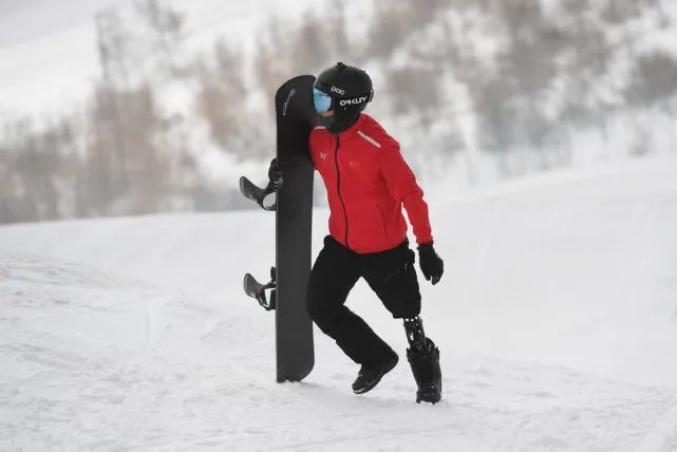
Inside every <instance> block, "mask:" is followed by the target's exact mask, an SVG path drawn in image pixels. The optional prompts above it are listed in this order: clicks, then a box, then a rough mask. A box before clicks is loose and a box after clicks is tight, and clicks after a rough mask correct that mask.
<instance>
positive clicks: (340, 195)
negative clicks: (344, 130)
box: [334, 134, 349, 248]
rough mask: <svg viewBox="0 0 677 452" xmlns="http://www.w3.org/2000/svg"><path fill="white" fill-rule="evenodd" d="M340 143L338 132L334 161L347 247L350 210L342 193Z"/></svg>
mask: <svg viewBox="0 0 677 452" xmlns="http://www.w3.org/2000/svg"><path fill="white" fill-rule="evenodd" d="M340 143H341V141H340V138H339V135H338V134H336V148H335V149H334V162H335V163H336V188H337V191H338V196H339V200H341V206H342V207H343V218H344V220H345V225H346V235H345V243H346V247H347V248H349V246H348V211H347V210H346V203H345V201H344V200H343V195H342V194H341V171H340V170H339V162H338V153H339V148H340Z"/></svg>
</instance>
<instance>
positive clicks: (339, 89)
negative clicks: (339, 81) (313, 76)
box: [331, 86, 346, 96]
mask: <svg viewBox="0 0 677 452" xmlns="http://www.w3.org/2000/svg"><path fill="white" fill-rule="evenodd" d="M331 92H332V93H336V94H340V95H342V96H343V95H344V94H345V93H346V92H345V90H343V89H341V88H337V87H335V86H332V87H331Z"/></svg>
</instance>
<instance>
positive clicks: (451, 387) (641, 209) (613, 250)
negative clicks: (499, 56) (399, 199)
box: [0, 159, 677, 451]
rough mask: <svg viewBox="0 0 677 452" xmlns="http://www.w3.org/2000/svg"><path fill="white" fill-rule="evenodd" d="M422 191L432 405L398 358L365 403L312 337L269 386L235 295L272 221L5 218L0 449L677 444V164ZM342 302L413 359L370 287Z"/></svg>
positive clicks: (266, 242) (270, 364)
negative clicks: (434, 269)
mask: <svg viewBox="0 0 677 452" xmlns="http://www.w3.org/2000/svg"><path fill="white" fill-rule="evenodd" d="M428 191H429V192H430V193H432V194H434V195H432V196H431V197H430V204H431V211H432V220H433V230H434V232H435V234H436V241H437V244H438V245H437V247H438V248H439V250H438V251H439V252H440V254H441V255H442V257H443V258H444V259H445V264H446V274H445V277H444V278H443V280H442V282H441V283H440V284H439V285H438V286H436V287H434V288H433V287H431V286H429V285H425V286H424V300H425V301H424V310H423V316H424V320H425V322H426V329H427V331H428V333H429V334H430V335H431V337H433V338H434V339H435V340H436V341H437V342H438V344H439V346H440V349H441V351H442V367H443V374H444V386H445V399H444V401H443V402H442V403H441V404H439V405H437V406H422V405H416V403H414V383H413V379H412V377H411V374H410V370H409V369H408V366H407V364H406V361H405V360H402V361H401V362H400V365H399V366H398V367H397V368H396V369H395V370H394V371H393V373H392V374H391V375H388V376H387V377H386V378H385V379H384V380H383V382H382V383H381V384H380V385H379V386H378V387H377V388H376V389H375V390H374V391H373V392H371V393H369V394H366V395H364V396H355V395H353V394H352V393H351V392H350V386H349V385H350V383H351V382H352V379H353V378H354V375H355V373H356V371H357V369H356V368H355V366H354V365H353V364H352V363H351V362H349V360H348V359H347V358H345V357H344V356H343V355H342V354H341V353H340V352H339V351H338V349H337V348H336V347H335V345H334V344H332V343H331V342H330V341H329V340H327V338H325V337H324V336H321V335H316V341H317V346H316V351H317V363H316V368H315V370H314V371H313V373H312V374H311V375H310V376H309V377H308V379H307V380H306V381H304V382H303V383H299V384H282V385H280V384H276V383H275V382H274V352H273V347H274V343H273V337H272V333H273V316H272V315H270V314H267V313H265V312H263V310H261V309H260V308H259V307H258V306H257V305H256V303H255V302H253V301H252V300H250V299H247V298H246V297H245V296H244V295H243V294H242V290H241V278H242V274H243V273H244V272H245V271H252V272H254V273H255V274H258V275H261V276H263V275H265V274H266V273H267V267H268V266H269V265H270V264H271V263H272V257H273V254H272V251H273V250H272V248H273V234H272V228H273V219H272V216H270V215H267V214H265V213H263V212H258V211H251V212H250V211H247V212H233V213H225V214H202V215H167V216H151V217H141V218H119V219H112V220H90V221H75V222H61V223H42V224H34V225H21V224H19V225H12V226H3V227H0V362H1V363H2V365H1V366H0V400H1V401H2V403H0V431H2V432H3V433H2V435H0V450H3V451H13V450H76V449H77V450H264V449H265V450H270V449H285V450H309V451H310V450H337V451H338V450H346V449H347V448H351V449H353V450H414V449H418V450H473V451H476V450H530V451H531V450H575V451H588V450H614V451H619V450H620V451H622V450H628V451H631V450H632V451H635V450H646V451H661V450H662V451H668V450H675V449H676V448H677V383H675V382H677V361H676V360H675V359H674V345H675V344H676V343H677V260H676V259H677V232H676V231H677V208H675V207H677V162H676V161H675V160H674V159H671V160H667V159H660V160H656V159H654V160H648V159H646V160H639V161H636V162H633V163H632V164H625V165H623V166H616V167H614V168H611V169H606V170H588V171H586V172H576V173H573V172H569V173H552V174H548V175H544V176H542V177H539V178H536V179H530V180H526V181H522V182H519V183H514V184H509V185H501V186H499V187H497V188H494V189H492V190H491V191H486V192H483V193H471V194H468V195H466V196H464V197H461V198H454V199H450V200H449V199H445V192H444V191H443V188H442V187H439V188H438V189H437V190H435V189H432V188H429V190H428ZM316 213H317V215H316V221H315V228H314V238H313V239H314V244H315V251H317V249H318V246H319V245H320V241H321V238H322V236H323V234H324V233H325V231H326V215H327V213H326V211H323V210H319V211H317V212H316ZM349 303H350V305H351V307H352V308H354V309H355V310H356V311H358V312H359V313H361V314H362V315H364V316H365V317H366V318H367V319H368V320H369V321H370V322H371V323H372V324H373V326H374V328H375V330H376V331H378V332H379V333H380V334H382V335H383V336H384V338H386V339H387V340H388V341H389V342H390V343H391V344H392V345H393V346H394V348H395V349H396V350H397V351H398V352H399V353H400V355H401V356H403V353H404V349H405V345H406V340H405V337H404V334H403V332H402V328H401V326H400V325H399V324H398V323H397V322H394V321H393V320H392V319H391V318H389V315H388V314H387V313H386V312H385V311H384V310H383V309H382V307H381V306H380V305H379V303H378V302H377V300H376V299H375V298H374V296H372V295H371V294H370V292H369V291H368V289H367V287H366V285H365V284H364V283H362V282H360V283H359V284H358V287H356V290H355V291H354V292H353V294H352V296H351V298H350V299H349Z"/></svg>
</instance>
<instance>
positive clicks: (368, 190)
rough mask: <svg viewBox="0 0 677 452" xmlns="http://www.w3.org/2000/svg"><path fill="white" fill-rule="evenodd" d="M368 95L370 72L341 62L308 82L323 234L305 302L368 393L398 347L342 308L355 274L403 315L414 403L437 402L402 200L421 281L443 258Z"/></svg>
mask: <svg viewBox="0 0 677 452" xmlns="http://www.w3.org/2000/svg"><path fill="white" fill-rule="evenodd" d="M373 94H374V91H373V88H372V82H371V79H370V77H369V75H367V73H366V72H365V71H363V70H361V69H358V68H356V67H353V66H348V65H346V64H343V63H337V64H336V65H335V66H333V67H331V68H329V69H326V70H325V71H323V72H322V73H320V75H319V76H318V77H317V79H316V80H315V83H314V85H313V101H314V106H315V110H316V112H317V114H318V123H319V125H318V126H317V127H315V129H314V130H313V131H312V132H311V134H310V138H309V148H310V153H311V159H312V161H313V163H314V165H315V169H316V170H317V171H318V172H319V173H320V175H321V176H322V179H323V181H324V183H325V185H326V188H327V196H328V201H329V207H330V212H331V216H330V219H329V232H330V235H328V236H327V237H325V239H324V248H323V249H322V251H321V252H320V253H319V255H318V257H317V259H316V261H315V264H314V265H313V268H312V271H311V274H310V280H309V283H308V296H307V304H306V306H307V309H308V313H309V315H310V317H311V318H312V319H313V321H314V322H315V323H316V324H317V326H318V327H319V328H320V329H321V330H322V331H323V332H324V333H325V334H327V335H328V336H330V337H331V338H333V339H334V340H335V341H336V343H337V344H338V346H339V347H340V348H341V349H342V350H343V351H344V352H345V353H346V354H347V355H348V356H349V357H350V358H351V359H352V360H353V361H355V362H356V363H357V364H360V365H361V368H360V370H359V373H358V376H357V379H356V380H355V382H354V383H353V385H352V389H353V392H355V393H357V394H362V393H365V392H367V391H370V390H371V389H373V388H374V387H375V386H376V385H377V384H378V382H379V381H380V380H381V378H382V377H383V376H384V375H385V374H386V373H388V372H389V371H390V370H392V369H393V368H394V367H395V365H396V364H397V362H398V355H397V354H396V353H395V351H393V349H392V348H391V347H390V346H389V345H388V344H386V343H385V342H384V341H383V340H382V339H381V338H380V337H379V336H378V335H376V333H375V332H374V331H373V330H372V329H371V328H370V327H369V325H367V323H366V322H365V321H364V320H363V319H362V318H360V317H359V316H357V315H356V314H355V313H353V312H352V311H351V310H350V309H348V308H347V307H346V306H345V302H346V299H347V296H348V293H349V292H350V290H351V289H352V287H353V286H354V285H355V283H356V282H357V280H358V279H359V278H360V277H363V278H364V279H365V280H366V281H367V283H368V284H369V286H370V287H371V288H372V290H373V291H374V292H375V293H376V295H377V296H378V297H379V298H380V300H381V301H382V302H383V304H384V305H385V307H386V309H388V310H389V311H390V313H391V314H392V315H393V317H394V318H397V319H402V320H403V323H404V329H405V332H406V335H407V339H408V342H409V348H408V350H407V358H408V360H409V363H410V365H411V369H412V372H413V374H414V378H415V380H416V383H417V385H418V391H417V396H416V401H417V402H420V401H426V402H432V403H436V402H438V401H439V400H440V398H441V389H442V388H441V386H442V384H441V372H440V366H439V350H438V348H437V347H436V346H435V344H434V343H433V341H432V340H431V339H430V338H428V337H426V335H425V333H424V330H423V324H422V321H421V318H420V317H419V313H420V310H421V294H420V291H419V285H418V281H417V278H416V270H415V268H414V261H415V253H414V252H413V251H412V250H411V249H410V247H409V242H408V240H407V224H406V222H405V219H404V216H403V213H402V207H404V208H405V210H406V211H407V215H408V217H409V221H410V223H411V225H412V227H413V231H414V235H415V236H416V242H417V244H418V254H419V260H420V268H421V271H422V273H423V276H424V277H425V279H426V280H429V281H431V282H432V284H437V282H438V281H439V280H440V278H441V277H442V273H443V271H444V266H443V261H442V259H441V258H440V257H439V256H438V255H437V253H436V252H435V249H434V248H433V236H432V232H431V228H430V222H429V218H428V206H427V204H426V202H425V201H424V200H423V191H422V190H421V188H420V187H419V185H418V184H417V182H416V178H415V176H414V174H413V172H412V171H411V169H410V168H409V166H408V165H407V163H406V162H405V160H404V158H403V157H402V154H401V153H400V148H399V143H398V142H397V141H396V140H395V139H394V138H392V137H391V136H390V135H388V133H387V132H386V131H385V130H384V129H383V128H382V127H381V126H380V125H379V123H378V122H377V121H376V120H374V119H373V118H372V117H370V116H368V115H367V114H364V113H362V111H363V110H364V108H365V107H366V105H367V104H368V103H369V102H370V101H371V100H372V98H373ZM269 175H270V178H271V181H273V183H277V184H279V183H281V180H282V179H283V176H284V175H283V174H281V173H280V172H279V171H277V170H276V168H275V165H274V162H273V163H271V168H270V171H269Z"/></svg>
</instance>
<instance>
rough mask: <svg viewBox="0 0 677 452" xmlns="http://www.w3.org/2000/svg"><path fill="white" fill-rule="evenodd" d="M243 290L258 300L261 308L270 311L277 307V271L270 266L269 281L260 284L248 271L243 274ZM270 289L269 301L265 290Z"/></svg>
mask: <svg viewBox="0 0 677 452" xmlns="http://www.w3.org/2000/svg"><path fill="white" fill-rule="evenodd" d="M243 284H244V291H245V293H246V294H247V295H249V296H250V297H252V298H254V299H255V300H256V301H258V302H259V304H260V305H261V306H263V309H265V310H266V311H272V310H274V309H275V308H276V307H277V290H276V289H277V271H276V270H275V267H270V282H269V283H267V284H261V283H260V282H258V281H257V280H256V278H254V277H253V276H252V275H251V274H250V273H247V274H245V275H244V283H243ZM269 289H270V301H269V300H268V298H267V297H266V290H269Z"/></svg>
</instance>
